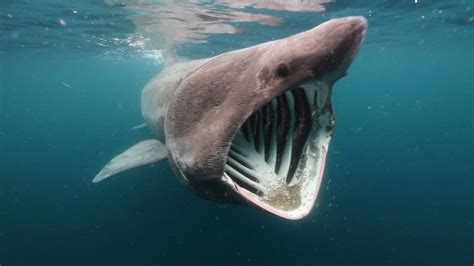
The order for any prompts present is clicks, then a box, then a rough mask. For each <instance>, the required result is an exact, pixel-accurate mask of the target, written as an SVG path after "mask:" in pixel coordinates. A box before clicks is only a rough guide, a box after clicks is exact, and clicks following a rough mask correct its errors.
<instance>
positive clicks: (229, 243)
mask: <svg viewBox="0 0 474 266" xmlns="http://www.w3.org/2000/svg"><path fill="white" fill-rule="evenodd" d="M109 2H111V1H105V2H100V1H52V0H41V1H8V0H7V1H2V2H1V3H0V265H1V266H20V265H21V266H23V265H473V263H474V255H473V254H474V2H473V1H471V0H457V1H454V0H452V1H451V0H450V1H435V0H432V1H427V0H426V1H425V0H417V1H416V0H413V1H392V0H383V1H364V0H357V1H337V0H336V1H333V2H330V3H327V4H324V7H325V11H322V12H315V13H314V12H302V13H297V12H288V11H281V10H266V9H254V8H251V7H247V8H245V11H247V12H250V13H262V14H267V15H272V16H278V17H281V18H283V22H282V23H281V24H279V25H274V26H269V25H261V24H258V23H255V22H242V23H239V22H233V23H232V25H234V26H238V27H240V28H242V29H244V30H242V32H241V33H239V34H228V33H227V34H226V33H221V34H214V35H211V36H209V37H208V38H207V42H206V43H191V44H190V43H184V44H181V45H179V46H178V48H177V52H178V54H181V55H184V56H187V57H189V58H203V57H210V56H212V55H214V54H217V53H221V52H225V51H231V50H235V49H239V48H243V47H247V46H250V45H253V44H257V43H261V42H264V41H268V40H271V39H275V38H281V37H285V36H287V35H290V34H292V33H296V32H299V31H303V30H305V29H309V28H311V27H312V26H315V25H317V24H319V23H321V22H323V21H326V20H328V19H330V18H332V17H341V16H346V15H364V16H365V17H366V18H367V19H368V21H369V30H368V34H367V38H366V41H365V44H364V46H363V48H362V50H361V52H360V54H359V56H358V58H357V59H356V61H355V62H354V63H353V65H352V66H351V68H350V70H349V75H348V76H347V77H345V78H344V79H343V80H341V81H339V82H338V83H337V84H336V86H335V89H334V95H333V102H334V105H335V110H336V115H337V117H336V120H337V122H336V124H337V126H336V131H335V135H334V138H333V141H332V144H331V147H330V150H329V154H328V162H327V166H326V173H325V177H324V180H323V185H322V190H321V192H320V195H319V198H318V201H317V206H316V208H315V209H314V210H313V212H312V213H311V214H310V215H309V216H308V217H306V218H305V219H303V220H300V221H287V220H283V219H280V218H278V217H275V216H273V215H270V214H267V213H264V212H262V211H260V210H258V209H256V208H248V207H242V206H230V205H229V206H228V205H221V204H217V203H213V202H208V201H205V200H202V199H200V198H197V197H196V196H194V195H193V194H192V193H190V191H189V190H188V189H187V188H186V187H184V186H183V185H182V184H181V183H180V182H179V181H178V180H177V178H176V177H175V176H174V175H173V173H172V171H171V169H170V167H169V165H168V163H167V162H166V161H163V162H159V163H156V164H154V165H152V166H149V167H142V168H139V169H135V170H132V171H129V172H126V173H123V174H121V175H119V176H117V177H115V178H113V179H111V180H108V181H107V182H104V183H100V184H92V182H91V180H92V178H93V177H94V176H95V174H96V173H97V172H98V171H99V170H100V169H101V168H102V167H103V165H104V164H105V163H106V162H107V161H108V160H109V159H110V158H112V157H113V156H114V155H116V154H117V153H119V152H121V151H123V150H124V149H126V148H127V147H129V146H131V145H133V144H134V143H136V142H138V141H140V140H143V139H145V138H149V137H150V136H151V133H150V132H149V131H148V130H138V131H137V130H132V129H131V128H132V127H134V126H136V125H138V124H141V123H142V121H143V120H142V117H141V114H140V102H139V100H140V92H141V89H142V88H143V86H144V85H145V84H146V82H147V81H148V80H149V79H150V78H152V77H153V76H154V75H156V74H157V73H158V72H159V71H160V70H161V69H162V66H163V65H162V61H161V60H160V56H159V53H157V50H159V48H160V46H159V45H156V46H154V45H153V43H151V44H148V46H147V45H142V42H143V41H146V40H144V39H143V38H141V36H142V35H140V34H138V32H139V30H140V27H139V25H137V21H136V20H134V19H133V17H134V16H136V15H137V14H136V12H137V11H136V10H135V11H134V10H131V9H130V8H129V7H130V5H131V4H122V3H112V4H111V3H109ZM112 2H113V1H112ZM131 2H132V1H131ZM138 2H140V1H138ZM144 2H145V1H144ZM148 2H150V1H148ZM156 2H158V1H156ZM209 2H212V1H209ZM207 4H208V5H209V3H207ZM226 10H227V9H226ZM227 12H230V11H227Z"/></svg>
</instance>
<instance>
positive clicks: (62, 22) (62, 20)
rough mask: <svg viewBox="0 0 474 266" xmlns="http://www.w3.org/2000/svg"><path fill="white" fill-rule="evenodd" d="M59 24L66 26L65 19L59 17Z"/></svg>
mask: <svg viewBox="0 0 474 266" xmlns="http://www.w3.org/2000/svg"><path fill="white" fill-rule="evenodd" d="M59 24H61V25H62V26H66V21H64V19H62V18H61V19H59Z"/></svg>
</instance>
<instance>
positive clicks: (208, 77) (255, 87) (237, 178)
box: [94, 17, 367, 219]
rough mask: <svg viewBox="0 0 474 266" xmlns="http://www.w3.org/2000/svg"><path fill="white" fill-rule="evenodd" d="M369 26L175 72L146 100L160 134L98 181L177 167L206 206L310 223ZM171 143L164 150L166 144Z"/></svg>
mask: <svg viewBox="0 0 474 266" xmlns="http://www.w3.org/2000/svg"><path fill="white" fill-rule="evenodd" d="M366 27H367V22H366V20H365V19H364V18H362V17H347V18H342V19H335V20H331V21H329V22H326V23H323V24H321V25H319V26H317V27H315V28H313V29H311V30H308V31H305V32H302V33H299V34H296V35H293V36H290V37H288V38H285V39H281V40H276V41H271V42H267V43H263V44H260V45H257V46H253V47H250V48H246V49H241V50H237V51H232V52H228V53H224V54H221V55H218V56H216V57H212V58H209V59H203V60H194V61H187V62H181V63H175V64H173V65H170V66H168V67H166V68H165V69H164V70H163V71H162V72H161V73H160V74H159V75H158V76H157V77H155V78H154V79H153V80H151V81H150V82H149V83H148V84H147V85H146V87H145V88H144V90H143V93H142V104H141V106H142V113H143V116H144V119H145V122H146V123H147V125H148V126H149V127H150V128H151V129H152V131H153V132H154V134H155V136H156V139H155V140H146V141H143V142H140V143H139V144H137V145H135V146H133V147H132V148H130V149H128V150H127V151H125V152H124V153H122V154H120V155H118V156H117V157H115V158H114V159H113V160H112V161H111V162H110V163H109V164H107V165H106V167H105V168H104V169H103V170H102V171H101V172H100V173H99V174H98V175H97V176H96V177H95V179H94V182H99V181H101V180H103V179H105V178H107V177H109V176H112V175H114V174H116V173H118V172H121V171H124V170H126V169H130V168H133V167H137V166H140V165H144V164H149V163H152V162H155V161H158V160H161V159H165V158H168V159H169V161H170V163H171V165H172V167H173V169H174V171H175V173H176V175H177V176H178V177H180V178H181V180H182V181H183V182H184V183H185V184H186V185H188V186H189V187H190V188H191V189H192V190H193V191H194V192H195V193H196V194H198V195H199V196H201V197H204V198H207V199H211V200H215V201H219V202H226V203H243V204H245V203H251V204H253V205H256V206H259V207H261V208H263V209H265V210H267V211H269V212H271V213H273V214H276V215H278V216H281V217H284V218H287V219H300V218H302V217H304V216H306V215H307V214H308V213H309V212H310V211H311V209H312V207H313V205H314V202H315V200H316V197H317V194H318V191H319V187H320V184H321V180H322V176H323V172H324V165H325V161H326V153H327V150H328V146H329V142H330V139H331V136H332V130H333V127H334V114H333V109H332V104H331V92H332V86H333V84H334V83H335V82H336V81H337V80H338V79H340V78H341V77H343V76H344V75H345V74H346V70H347V68H348V67H349V65H350V64H351V62H352V60H353V59H354V57H355V55H356V54H357V51H358V49H359V47H360V45H361V43H362V40H363V38H364V36H365V31H366ZM163 143H164V144H163Z"/></svg>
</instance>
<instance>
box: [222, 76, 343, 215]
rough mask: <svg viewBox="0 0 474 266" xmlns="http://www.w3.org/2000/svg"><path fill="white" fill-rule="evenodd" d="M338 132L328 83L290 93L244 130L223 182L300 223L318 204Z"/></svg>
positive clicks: (235, 143)
mask: <svg viewBox="0 0 474 266" xmlns="http://www.w3.org/2000/svg"><path fill="white" fill-rule="evenodd" d="M333 127H334V115H333V111H332V105H331V88H330V86H328V85H327V83H325V82H322V81H312V82H307V83H305V84H302V85H300V86H298V87H297V88H295V89H292V90H288V91H286V92H285V93H283V94H281V95H279V96H277V97H275V98H273V99H272V100H271V101H270V102H268V103H267V104H266V105H264V106H263V107H262V108H260V109H259V110H258V111H256V112H255V113H253V114H252V115H251V116H250V117H249V118H248V119H247V121H245V123H244V124H243V125H242V127H241V128H240V130H239V132H238V133H237V135H236V136H235V138H234V140H233V142H232V145H231V147H230V151H229V153H228V156H227V162H226V165H225V173H224V177H223V180H224V181H225V182H226V183H227V184H229V185H231V186H232V187H233V189H234V190H235V191H237V193H239V194H240V195H242V196H243V197H245V198H246V199H247V200H248V201H250V202H252V203H254V204H256V205H257V206H259V207H261V208H263V209H265V210H267V211H270V212H272V213H274V214H276V215H279V216H282V217H284V218H288V219H299V218H301V217H303V216H305V215H307V214H308V213H309V211H310V210H311V208H312V207H313V205H314V202H315V199H316V196H317V194H318V191H319V187H320V184H321V180H322V175H323V171H324V165H325V159H326V152H327V149H328V145H329V141H330V139H331V135H332V129H333Z"/></svg>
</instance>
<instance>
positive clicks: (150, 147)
mask: <svg viewBox="0 0 474 266" xmlns="http://www.w3.org/2000/svg"><path fill="white" fill-rule="evenodd" d="M167 155H168V150H167V148H166V147H165V145H163V144H162V143H161V142H159V141H158V140H155V139H149V140H144V141H142V142H139V143H137V144H135V145H134V146H132V147H130V148H129V149H127V150H126V151H124V152H122V153H121V154H119V155H117V156H115V157H114V158H113V159H112V160H111V161H110V162H108V163H107V164H106V165H105V166H104V168H103V169H102V170H101V171H100V173H99V174H97V175H96V176H95V177H94V179H93V180H92V182H93V183H98V182H100V181H102V180H104V179H106V178H109V177H111V176H113V175H116V174H118V173H121V172H123V171H126V170H129V169H132V168H135V167H139V166H143V165H147V164H151V163H154V162H157V161H160V160H163V159H165V158H166V156H167Z"/></svg>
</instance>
